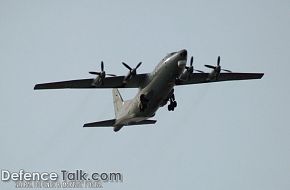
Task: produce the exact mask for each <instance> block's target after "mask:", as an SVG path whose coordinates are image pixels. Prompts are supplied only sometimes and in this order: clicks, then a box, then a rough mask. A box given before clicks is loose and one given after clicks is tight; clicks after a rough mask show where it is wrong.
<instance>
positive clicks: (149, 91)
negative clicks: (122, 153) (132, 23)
mask: <svg viewBox="0 0 290 190" xmlns="http://www.w3.org/2000/svg"><path fill="white" fill-rule="evenodd" d="M186 62H187V51H186V50H185V49H183V50H180V51H177V52H172V53H170V54H168V55H166V56H165V57H164V58H163V59H162V60H161V61H160V63H159V64H158V65H157V66H156V68H155V69H154V71H153V72H152V73H144V74H137V69H138V68H139V67H140V66H141V64H142V62H140V63H138V65H137V66H136V67H135V68H131V67H130V66H129V65H127V64H126V63H124V62H123V63H122V64H123V65H124V66H125V67H126V68H127V69H129V72H128V74H127V75H126V76H116V75H113V74H107V73H106V72H105V70H104V63H103V62H101V71H100V72H89V73H90V74H92V75H96V77H95V78H91V79H80V80H69V81H62V82H52V83H43V84H37V85H35V87H34V89H35V90H39V89H63V88H78V89H80V88H90V89H98V88H112V91H113V92H112V93H113V101H114V108H115V116H116V118H115V119H111V120H105V121H99V122H93V123H87V124H85V125H84V127H113V130H114V131H115V132H117V131H119V130H120V129H121V128H122V127H123V126H130V125H145V124H155V123H156V120H149V118H151V117H153V116H154V115H155V113H156V111H157V110H158V109H159V108H160V107H163V106H165V105H166V104H167V103H168V110H169V111H174V108H175V107H176V106H177V102H176V100H175V96H174V87H175V86H181V85H189V84H199V83H210V82H221V81H231V80H249V79H261V78H262V77H263V75H264V73H235V72H231V71H230V70H226V69H222V68H221V66H220V57H218V59H217V65H215V66H213V65H205V67H207V68H210V69H212V71H211V72H209V73H206V72H203V71H200V70H196V69H194V67H193V57H191V59H190V65H189V66H186ZM194 71H196V72H194ZM222 71H223V72H222ZM118 88H139V92H138V93H137V95H136V96H135V97H134V98H133V99H131V100H128V101H124V100H123V99H122V96H121V95H120V93H119V91H118Z"/></svg>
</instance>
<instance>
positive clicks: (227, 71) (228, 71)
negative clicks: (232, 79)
mask: <svg viewBox="0 0 290 190" xmlns="http://www.w3.org/2000/svg"><path fill="white" fill-rule="evenodd" d="M222 71H225V72H228V73H231V72H232V71H230V70H227V69H222Z"/></svg>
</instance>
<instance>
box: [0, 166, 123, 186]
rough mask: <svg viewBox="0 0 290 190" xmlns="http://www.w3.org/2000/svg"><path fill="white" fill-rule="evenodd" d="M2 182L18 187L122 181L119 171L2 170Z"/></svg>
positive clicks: (99, 183)
mask: <svg viewBox="0 0 290 190" xmlns="http://www.w3.org/2000/svg"><path fill="white" fill-rule="evenodd" d="M1 182H3V183H9V182H14V183H15V187H16V188H103V184H104V183H122V182H123V174H121V173H118V172H104V173H98V172H92V173H89V172H85V171H83V170H74V171H67V170H60V171H59V172H28V171H24V170H23V169H21V170H19V171H17V172H12V171H9V170H1Z"/></svg>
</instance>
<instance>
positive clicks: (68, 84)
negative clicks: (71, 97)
mask: <svg viewBox="0 0 290 190" xmlns="http://www.w3.org/2000/svg"><path fill="white" fill-rule="evenodd" d="M147 77H148V74H147V73H145V74H137V75H136V76H134V77H133V78H132V79H130V80H129V81H128V82H126V83H124V82H123V81H124V76H115V77H106V78H105V79H104V83H103V84H101V85H97V86H94V85H92V84H93V82H94V79H79V80H69V81H61V82H50V83H42V84H37V85H35V86H34V90H42V89H64V88H140V87H142V85H144V83H145V82H146V80H147Z"/></svg>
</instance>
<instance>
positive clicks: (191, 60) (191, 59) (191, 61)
mask: <svg viewBox="0 0 290 190" xmlns="http://www.w3.org/2000/svg"><path fill="white" fill-rule="evenodd" d="M192 65H193V56H191V58H190V66H192Z"/></svg>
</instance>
